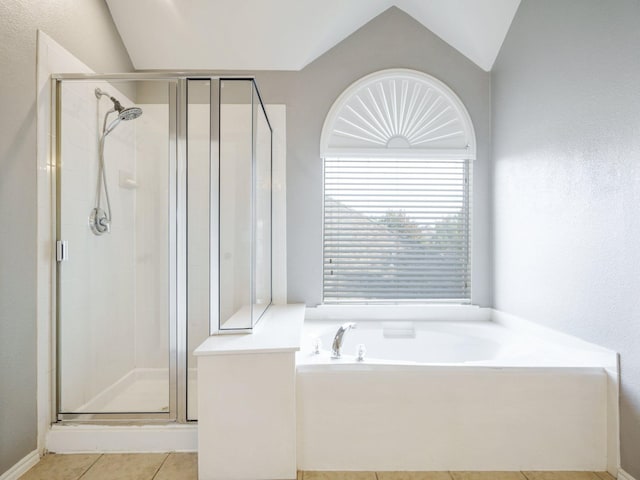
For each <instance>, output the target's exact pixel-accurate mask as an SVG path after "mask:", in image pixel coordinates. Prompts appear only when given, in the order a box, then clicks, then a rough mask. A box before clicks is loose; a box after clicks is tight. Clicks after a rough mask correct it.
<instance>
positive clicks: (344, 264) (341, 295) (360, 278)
mask: <svg viewBox="0 0 640 480" xmlns="http://www.w3.org/2000/svg"><path fill="white" fill-rule="evenodd" d="M469 238H470V235H469V162H468V161H464V160H462V161H461V160H450V161H449V160H447V161H444V160H439V161H433V160H420V159H409V160H407V159H388V158H382V159H342V160H341V159H325V198H324V275H323V280H324V281H323V285H324V301H325V302H326V303H332V302H333V303H338V302H340V303H344V302H376V301H391V300H393V301H405V300H406V301H411V300H413V301H418V300H456V301H460V302H464V301H467V300H469V297H470V288H469V283H470V282H469V281H470V278H469V275H470V273H469Z"/></svg>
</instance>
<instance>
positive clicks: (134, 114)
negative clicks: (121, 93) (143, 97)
mask: <svg viewBox="0 0 640 480" xmlns="http://www.w3.org/2000/svg"><path fill="white" fill-rule="evenodd" d="M140 115H142V109H141V108H139V107H130V108H123V109H122V110H119V111H118V118H119V119H120V120H135V119H136V118H138V117H139V116H140Z"/></svg>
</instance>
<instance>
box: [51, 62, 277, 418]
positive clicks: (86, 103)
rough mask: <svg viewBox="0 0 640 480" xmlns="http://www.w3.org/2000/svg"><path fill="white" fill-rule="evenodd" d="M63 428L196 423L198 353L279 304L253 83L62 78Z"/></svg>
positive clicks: (265, 143) (59, 347) (59, 399)
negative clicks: (213, 337) (210, 339)
mask: <svg viewBox="0 0 640 480" xmlns="http://www.w3.org/2000/svg"><path fill="white" fill-rule="evenodd" d="M54 97H55V102H56V109H55V111H56V118H55V127H56V128H55V132H56V138H55V146H56V149H55V150H56V152H55V172H56V174H55V178H56V188H55V190H56V213H55V216H56V238H57V242H56V260H57V269H56V276H57V281H56V287H55V288H56V292H55V293H56V295H55V298H56V322H55V327H56V328H55V330H56V340H57V341H56V358H57V363H56V377H57V382H56V405H55V406H54V409H55V415H54V418H56V419H57V420H58V421H74V422H78V421H90V422H96V421H98V422H103V421H120V422H122V421H124V422H150V421H151V422H175V421H177V422H186V421H192V420H196V419H197V405H196V398H197V395H196V391H197V378H196V368H195V367H196V365H195V358H194V357H193V350H194V349H195V348H196V347H197V346H198V345H199V344H200V343H201V342H202V341H203V340H204V339H205V338H206V337H207V336H209V335H210V334H224V333H230V332H231V333H238V332H246V333H250V332H251V331H252V329H253V328H254V326H255V325H256V324H257V322H258V321H259V319H260V317H261V316H262V314H263V313H264V312H265V310H266V309H267V308H268V307H269V305H270V304H271V283H272V282H271V278H272V275H271V270H272V268H271V217H272V214H271V210H272V208H271V191H272V188H271V172H272V170H271V168H272V167H271V165H272V158H271V157H272V130H271V126H270V123H269V119H268V117H267V115H266V110H265V108H264V105H263V103H262V101H261V99H260V95H259V93H258V89H257V87H256V84H255V81H254V80H253V79H252V78H227V77H224V78H223V77H215V76H211V75H197V76H178V75H175V76H173V75H167V74H126V75H60V76H56V77H55V95H54Z"/></svg>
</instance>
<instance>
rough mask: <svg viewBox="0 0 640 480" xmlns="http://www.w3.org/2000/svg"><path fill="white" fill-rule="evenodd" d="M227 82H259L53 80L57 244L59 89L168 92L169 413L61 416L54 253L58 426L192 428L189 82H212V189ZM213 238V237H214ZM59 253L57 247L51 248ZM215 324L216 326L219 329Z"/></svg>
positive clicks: (214, 205) (111, 77) (184, 75)
mask: <svg viewBox="0 0 640 480" xmlns="http://www.w3.org/2000/svg"><path fill="white" fill-rule="evenodd" d="M223 79H242V80H248V81H249V80H250V81H252V82H253V84H254V85H255V78H254V77H251V76H245V75H242V76H233V75H224V76H220V75H216V74H213V73H211V72H199V71H198V72H176V73H164V72H149V73H125V74H55V75H52V106H53V107H54V108H52V111H53V112H54V115H53V116H52V117H53V118H52V123H53V125H52V131H54V132H56V143H55V148H53V149H52V159H51V162H52V166H53V168H52V175H53V177H54V178H53V189H52V190H53V192H52V195H53V199H54V202H55V211H54V212H53V214H52V215H53V217H54V222H53V224H54V228H55V235H54V237H55V240H61V238H60V233H61V230H60V228H61V222H60V219H61V210H60V208H61V205H60V195H59V191H60V181H61V166H62V165H61V163H62V162H61V161H60V159H61V151H60V143H61V142H60V139H61V131H60V112H61V97H62V95H61V88H62V83H63V82H73V81H78V82H82V81H84V82H87V81H114V82H118V81H134V82H135V81H166V82H167V83H168V84H169V85H170V86H171V88H170V90H169V102H168V107H169V139H168V147H169V169H170V174H169V221H168V224H169V289H168V293H169V325H168V327H169V411H168V412H152V413H145V412H131V413H130V412H100V413H60V406H61V390H62V385H61V374H60V368H59V365H60V340H61V339H60V335H58V332H59V331H60V328H59V325H60V322H61V312H60V308H59V305H60V302H59V295H60V289H59V288H58V285H59V282H60V277H61V272H60V269H59V268H58V263H59V262H57V261H56V256H55V254H54V255H53V260H52V261H53V263H54V272H55V281H53V282H52V290H53V291H52V299H53V303H54V305H53V311H54V312H55V313H54V315H53V318H52V333H53V336H54V338H55V341H54V342H53V350H54V352H53V358H54V361H55V368H54V369H53V370H54V372H55V373H54V374H53V378H52V379H51V381H52V388H53V390H54V394H53V395H52V399H53V401H52V402H51V403H52V405H51V418H52V421H53V422H54V423H56V422H60V423H64V424H73V423H90V424H118V425H141V424H142V425H148V424H172V423H183V424H185V423H193V422H197V420H189V419H188V417H187V395H188V394H189V393H188V389H187V375H188V372H187V365H188V363H187V362H188V358H187V357H188V353H189V352H188V343H187V340H188V337H187V328H188V317H187V313H188V312H187V281H186V280H187V254H188V252H187V225H186V222H187V204H186V199H187V164H188V162H187V160H188V159H187V156H188V152H187V108H188V104H187V101H188V100H187V82H188V80H209V81H210V82H211V84H210V85H211V97H210V115H211V119H210V150H209V151H210V165H211V168H210V175H211V178H210V182H211V183H210V188H211V186H213V185H216V186H217V185H218V181H219V179H218V175H219V161H220V151H219V145H220V141H219V140H220V128H219V119H220V102H219V84H220V81H221V80H223ZM209 207H210V222H211V223H210V224H211V227H210V234H211V239H212V240H215V242H216V245H210V248H211V249H212V250H213V248H214V247H216V246H217V241H218V224H217V218H218V215H219V212H218V196H217V195H210V205H209ZM214 234H215V235H214ZM53 250H54V251H55V244H54V245H53ZM218 262H219V257H218V255H210V278H211V281H212V282H211V287H213V286H215V287H216V288H215V291H214V289H213V288H210V292H212V293H211V295H210V299H211V300H210V306H211V307H210V318H209V330H210V334H212V333H215V332H214V331H212V330H213V329H212V328H211V325H213V324H214V322H213V321H212V319H211V315H218V313H219V312H218V304H219V294H220V292H219V285H218V274H217V273H215V274H214V272H217V271H218ZM217 323H218V322H217V319H216V321H215V324H216V325H217Z"/></svg>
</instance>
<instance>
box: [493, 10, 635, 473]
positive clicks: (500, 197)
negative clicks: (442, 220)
mask: <svg viewBox="0 0 640 480" xmlns="http://www.w3.org/2000/svg"><path fill="white" fill-rule="evenodd" d="M639 19H640V3H638V2H637V0H617V1H615V2H602V1H598V0H563V1H560V2H559V1H557V0H523V1H522V3H521V5H520V8H519V10H518V13H517V14H516V17H515V19H514V22H513V24H512V26H511V29H510V31H509V34H508V35H507V38H506V40H505V43H504V45H503V47H502V51H501V52H500V55H499V56H498V60H497V62H496V64H495V67H494V71H493V77H492V82H493V91H492V94H493V98H492V102H493V147H494V172H493V184H494V189H495V192H494V200H493V202H494V224H495V227H494V239H495V244H494V257H495V271H494V275H495V285H494V290H495V295H494V296H495V300H494V305H495V307H496V308H497V309H499V310H503V311H506V312H509V313H512V314H515V315H518V316H520V317H523V318H526V319H528V320H532V321H536V322H539V323H541V324H544V325H546V326H550V327H552V328H554V329H558V330H561V331H564V332H567V333H570V334H572V335H575V336H578V337H582V338H584V339H585V340H588V341H590V342H593V343H596V344H599V345H603V346H605V347H607V348H610V349H612V350H615V351H618V352H620V355H621V358H620V361H621V372H622V380H621V399H620V415H621V418H620V436H621V455H622V467H623V468H624V469H625V470H627V471H628V472H629V473H631V474H632V475H633V476H634V477H635V478H640V349H639V348H638V342H639V340H640V321H639V318H640V296H639V295H638V291H639V290H640V273H639V272H640V250H639V249H638V245H639V244H640V216H639V215H638V206H639V205H640V187H639V185H640V163H639V162H638V159H639V158H640V113H639V112H640V95H639V94H638V92H639V87H638V86H639V85H640V56H639V55H638V52H639V51H640V29H638V20H639Z"/></svg>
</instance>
